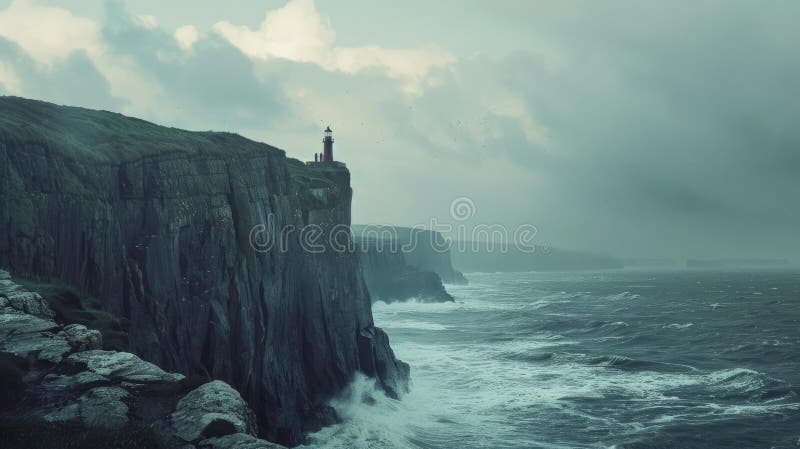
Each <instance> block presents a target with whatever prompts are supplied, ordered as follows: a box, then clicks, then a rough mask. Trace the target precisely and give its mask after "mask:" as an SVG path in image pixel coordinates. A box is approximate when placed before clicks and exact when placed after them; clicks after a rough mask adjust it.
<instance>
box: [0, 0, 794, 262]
mask: <svg viewBox="0 0 800 449" xmlns="http://www.w3.org/2000/svg"><path fill="white" fill-rule="evenodd" d="M798 22H800V2H798V1H794V0H786V1H780V0H771V1H767V2H757V1H749V2H740V1H733V0H724V1H688V0H687V1H658V2H649V1H640V0H631V1H610V0H606V1H588V0H587V1H532V0H530V1H529V0H521V1H500V2H490V1H476V0H458V1H456V0H450V1H430V0H425V1H423V0H412V1H403V2H396V1H366V0H363V1H343V0H335V1H334V0H317V1H316V2H315V1H313V0H291V1H289V2H288V3H287V2H286V1H266V0H245V1H238V0H237V1H229V2H210V1H208V2H206V1H199V0H193V1H189V0H180V1H177V0H170V1H169V2H165V1H163V0H159V1H156V0H137V1H135V2H134V1H128V2H123V1H102V0H71V1H68V2H67V1H55V0H13V1H9V0H0V94H6V95H8V94H11V95H20V96H25V97H31V98H38V99H43V100H48V101H53V102H56V103H61V104H70V105H78V106H85V107H91V108H101V109H108V110H114V111H118V112H122V113H124V114H128V115H133V116H138V117H142V118H144V119H147V120H151V121H154V122H157V123H161V124H165V125H170V126H178V127H183V128H188V129H193V130H209V129H211V130H225V131H234V132H238V133H240V134H243V135H245V136H247V137H250V138H253V139H256V140H261V141H264V142H267V143H270V144H272V145H275V146H278V147H280V148H283V149H285V150H286V152H287V153H288V155H289V156H292V157H296V158H299V159H303V160H309V159H312V158H313V154H314V152H317V151H320V150H321V143H320V140H321V137H322V136H321V130H322V129H323V128H324V126H325V125H328V124H330V125H331V127H332V128H333V129H334V136H335V138H336V146H335V150H334V151H335V155H336V156H337V158H338V159H341V160H343V161H344V162H346V163H347V164H348V167H350V169H351V171H352V175H353V187H354V189H355V196H354V208H353V215H354V216H353V219H354V222H358V223H388V224H397V225H414V224H425V223H429V221H430V219H431V218H432V217H436V218H438V219H439V220H440V221H441V222H448V221H450V222H452V220H451V219H450V204H451V202H452V201H453V200H454V199H455V198H458V197H468V198H470V199H471V200H472V201H473V203H474V204H475V215H474V217H473V218H472V219H471V220H469V221H468V222H467V224H469V225H472V224H477V223H485V224H503V225H506V226H509V227H512V228H513V227H515V226H517V225H520V224H534V225H536V226H537V227H538V229H539V233H538V235H537V238H536V241H538V242H540V243H548V244H553V245H555V246H559V247H565V248H571V249H587V250H598V251H607V252H610V253H613V254H616V255H619V256H623V257H630V256H640V257H790V258H797V257H798V255H800V235H798V233H800V26H798V25H797V24H798Z"/></svg>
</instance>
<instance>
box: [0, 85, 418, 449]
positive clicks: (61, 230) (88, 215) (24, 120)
mask: <svg viewBox="0 0 800 449" xmlns="http://www.w3.org/2000/svg"><path fill="white" fill-rule="evenodd" d="M351 195H352V192H351V190H350V185H349V172H347V170H345V169H326V168H324V167H317V168H310V167H307V166H305V165H304V164H301V163H299V162H298V161H294V160H291V159H288V158H286V157H285V155H284V153H283V151H281V150H278V149H276V148H273V147H270V146H268V145H265V144H260V143H256V142H253V141H249V140H247V139H244V138H242V137H240V136H237V135H233V134H227V133H211V132H205V133H195V132H188V131H182V130H177V129H170V128H164V127H160V126H156V125H153V124H151V123H147V122H144V121H141V120H137V119H132V118H127V117H123V116H121V115H118V114H112V113H106V112H97V111H89V110H85V109H80V108H67V107H58V106H55V105H51V104H47V103H42V102H36V101H31V100H24V99H19V98H11V97H0V266H2V267H6V268H10V269H11V270H12V271H13V272H14V274H15V275H17V276H24V277H34V278H39V279H48V280H52V279H58V280H60V281H63V282H66V283H68V284H70V285H72V286H74V287H76V288H78V289H80V290H81V291H82V292H84V293H87V294H90V295H93V296H95V297H97V298H101V299H102V301H103V306H104V308H105V309H106V310H108V311H110V312H112V313H114V314H115V315H118V316H120V317H124V318H126V319H128V320H130V330H129V336H130V337H129V338H130V341H129V347H130V349H131V351H132V352H135V353H136V354H138V355H139V356H141V357H142V358H144V359H145V360H147V361H150V362H153V363H155V364H157V365H159V366H161V367H162V368H165V369H167V370H171V371H178V372H181V373H186V374H189V373H200V374H203V375H207V376H209V377H211V378H214V379H220V380H223V381H225V382H228V383H230V384H231V385H233V386H235V387H236V388H237V390H238V391H239V392H241V394H242V395H243V396H244V398H245V399H246V400H247V401H248V402H249V403H250V404H251V405H252V406H253V407H254V409H255V412H256V415H257V416H258V421H259V423H258V424H259V428H260V429H261V434H262V435H263V436H265V437H266V438H268V439H270V440H272V441H278V442H282V443H288V444H293V443H296V442H298V441H299V440H300V439H301V437H302V432H303V430H304V423H308V422H309V420H310V419H312V417H314V416H318V409H319V407H320V406H322V405H323V403H324V401H325V400H326V399H327V398H329V397H330V396H331V395H333V394H335V393H336V392H337V391H339V390H340V389H341V388H342V387H344V386H345V385H346V384H347V383H348V382H349V381H350V380H351V378H352V377H353V375H354V373H355V371H356V370H362V371H365V372H366V373H367V374H372V375H375V376H377V377H378V378H379V380H380V382H381V384H382V385H383V386H384V387H385V389H386V390H387V391H388V392H389V393H390V394H393V395H398V394H399V393H401V392H402V391H403V390H404V389H406V380H407V375H408V366H407V365H405V364H403V363H402V362H399V361H397V360H395V359H394V355H393V353H392V351H391V348H389V346H388V341H387V338H386V336H385V334H384V333H383V332H382V331H381V330H380V329H377V328H375V327H374V326H373V321H372V313H371V309H370V301H369V295H368V293H367V291H366V288H365V286H364V282H363V279H362V275H361V272H360V270H359V268H358V267H359V265H358V260H357V256H356V255H355V254H352V253H351V252H347V251H339V250H336V249H335V248H333V247H332V242H331V241H330V239H329V238H328V237H327V236H328V235H329V234H328V232H327V231H329V230H331V229H332V228H334V227H336V226H341V225H349V224H350V201H351ZM309 226H313V227H315V228H317V229H319V230H320V231H321V232H319V238H318V239H317V240H316V241H315V248H322V251H316V250H315V251H308V250H307V249H306V248H305V247H304V244H303V239H302V238H303V236H304V233H303V230H304V229H308V228H309ZM254 237H257V238H256V239H255V240H256V242H257V243H258V244H257V245H256V248H257V249H254V245H253V240H254ZM264 241H266V242H273V244H272V245H268V244H263V242H264Z"/></svg>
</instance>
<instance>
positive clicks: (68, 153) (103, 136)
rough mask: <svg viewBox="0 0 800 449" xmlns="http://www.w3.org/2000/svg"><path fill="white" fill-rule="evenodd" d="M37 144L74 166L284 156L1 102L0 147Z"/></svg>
mask: <svg viewBox="0 0 800 449" xmlns="http://www.w3.org/2000/svg"><path fill="white" fill-rule="evenodd" d="M3 141H15V142H22V143H28V144H34V145H36V144H38V145H41V146H42V147H44V148H45V150H46V151H48V152H50V154H53V155H57V156H62V157H66V158H68V159H75V160H94V161H99V162H109V163H113V162H123V161H132V160H136V159H139V158H142V157H147V156H152V155H164V154H169V153H176V154H187V153H188V154H196V155H209V156H216V155H220V156H221V155H224V156H236V155H240V156H244V155H249V154H254V153H257V152H265V151H269V152H278V153H280V154H281V155H284V154H285V153H284V151H283V150H280V149H278V148H275V147H273V146H270V145H267V144H265V143H260V142H255V141H252V140H250V139H246V138H244V137H242V136H240V135H238V134H233V133H227V132H212V131H206V132H197V131H186V130H183V129H178V128H169V127H165V126H160V125H156V124H154V123H150V122H148V121H145V120H141V119H137V118H133V117H127V116H125V115H122V114H119V113H116V112H109V111H96V110H92V109H85V108H79V107H73V106H59V105H56V104H53V103H48V102H45V101H39V100H31V99H27V98H20V97H10V96H0V142H3Z"/></svg>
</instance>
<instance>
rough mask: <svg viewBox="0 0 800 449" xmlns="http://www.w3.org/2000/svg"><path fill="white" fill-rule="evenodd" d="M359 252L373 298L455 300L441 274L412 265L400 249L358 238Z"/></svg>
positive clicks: (385, 299) (386, 300) (383, 299)
mask: <svg viewBox="0 0 800 449" xmlns="http://www.w3.org/2000/svg"><path fill="white" fill-rule="evenodd" d="M356 252H357V253H358V255H359V258H360V260H361V267H362V270H363V272H364V280H365V281H366V283H367V288H368V289H369V292H370V296H371V297H372V300H373V301H378V300H380V301H385V302H392V301H404V300H408V299H411V298H415V299H417V300H420V301H423V302H445V301H453V297H452V296H450V294H449V293H447V291H446V290H445V288H444V285H443V284H442V279H441V278H440V277H439V275H438V274H436V273H434V272H433V271H425V270H420V269H418V268H416V267H413V266H411V265H409V264H408V263H407V262H406V259H405V254H404V253H403V252H402V251H400V250H399V249H396V248H394V249H393V248H392V247H391V245H388V244H387V245H383V244H377V243H376V241H375V240H370V239H363V240H361V241H358V242H357V245H356Z"/></svg>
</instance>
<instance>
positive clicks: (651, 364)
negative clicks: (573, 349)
mask: <svg viewBox="0 0 800 449" xmlns="http://www.w3.org/2000/svg"><path fill="white" fill-rule="evenodd" d="M589 365H593V366H602V367H607V368H615V369H619V370H623V371H658V372H665V373H687V372H688V373H691V372H696V371H698V370H697V368H694V367H692V366H689V365H683V364H679V363H667V362H656V361H650V360H638V359H632V358H629V357H625V356H618V355H612V356H603V357H596V358H593V359H591V360H590V361H589Z"/></svg>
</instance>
